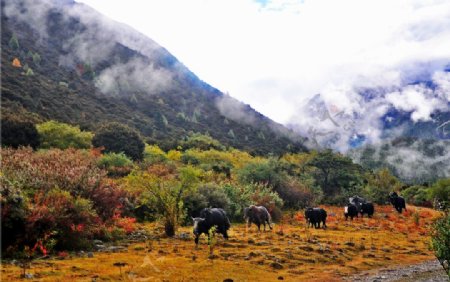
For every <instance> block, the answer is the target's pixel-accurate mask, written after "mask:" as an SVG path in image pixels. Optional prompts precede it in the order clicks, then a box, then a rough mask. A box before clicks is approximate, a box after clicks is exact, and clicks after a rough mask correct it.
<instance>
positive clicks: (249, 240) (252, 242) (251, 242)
mask: <svg viewBox="0 0 450 282" xmlns="http://www.w3.org/2000/svg"><path fill="white" fill-rule="evenodd" d="M247 243H249V244H255V240H253V239H251V238H250V239H248V241H247Z"/></svg>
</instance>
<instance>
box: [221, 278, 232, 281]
mask: <svg viewBox="0 0 450 282" xmlns="http://www.w3.org/2000/svg"><path fill="white" fill-rule="evenodd" d="M233 281H234V280H233V279H231V278H227V279H224V280H223V282H233Z"/></svg>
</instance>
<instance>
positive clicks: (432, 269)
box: [344, 260, 449, 282]
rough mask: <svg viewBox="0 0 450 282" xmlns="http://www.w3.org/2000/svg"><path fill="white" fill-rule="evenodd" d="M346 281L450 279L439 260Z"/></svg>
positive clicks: (439, 281) (434, 281) (429, 281)
mask: <svg viewBox="0 0 450 282" xmlns="http://www.w3.org/2000/svg"><path fill="white" fill-rule="evenodd" d="M344 280H346V281H361V282H369V281H370V282H388V281H389V282H391V281H396V282H413V281H414V282H416V281H420V282H448V281H449V277H448V276H447V274H445V271H444V270H443V269H442V266H441V265H440V264H439V262H438V261H437V260H430V261H426V262H423V263H419V264H413V265H409V266H405V267H393V268H383V269H381V270H377V271H366V272H362V273H359V274H357V275H353V276H351V277H348V278H346V279H344Z"/></svg>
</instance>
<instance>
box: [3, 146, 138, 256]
mask: <svg viewBox="0 0 450 282" xmlns="http://www.w3.org/2000/svg"><path fill="white" fill-rule="evenodd" d="M97 160H98V154H96V152H95V151H91V152H89V151H84V150H75V149H67V150H64V151H62V150H58V149H51V150H47V151H39V152H33V151H32V150H31V149H29V148H20V149H17V150H13V149H4V150H3V151H2V167H1V171H0V175H1V177H0V182H1V183H0V184H1V186H2V189H1V190H0V196H1V197H0V199H1V204H2V235H3V236H2V237H3V238H8V239H7V240H2V243H3V244H2V250H8V249H12V250H16V251H20V250H24V248H26V247H28V249H29V250H33V252H36V251H39V250H40V252H41V253H43V252H45V253H46V252H47V251H49V250H51V249H52V248H56V249H86V248H89V247H90V245H91V243H90V242H91V239H93V238H96V237H98V236H102V232H103V231H104V230H109V229H110V230H114V232H109V233H108V236H106V238H108V239H115V238H117V236H116V235H122V234H125V233H126V232H131V231H132V230H133V227H134V226H133V224H134V221H133V219H131V218H125V219H123V218H122V217H121V216H120V215H123V214H125V212H126V209H127V208H130V206H132V205H131V203H130V202H129V198H128V197H127V193H126V192H125V191H124V190H123V189H122V188H121V187H120V186H118V185H116V184H115V183H114V182H112V181H111V180H108V179H107V178H106V173H105V172H104V171H103V170H101V169H99V168H98V167H97ZM115 215H116V217H115V218H114V216H115ZM117 215H119V216H117ZM43 250H45V251H43Z"/></svg>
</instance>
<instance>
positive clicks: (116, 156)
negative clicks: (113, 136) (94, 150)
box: [98, 153, 133, 176]
mask: <svg viewBox="0 0 450 282" xmlns="http://www.w3.org/2000/svg"><path fill="white" fill-rule="evenodd" d="M98 166H99V167H100V168H104V169H106V170H107V171H108V175H110V176H125V175H127V174H128V173H130V171H131V169H132V167H133V161H132V160H130V159H129V158H128V157H127V156H126V155H125V154H124V153H106V154H104V155H103V156H102V157H101V158H100V160H99V161H98Z"/></svg>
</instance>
